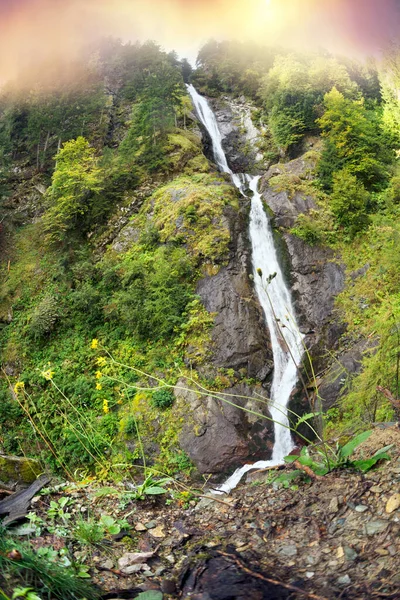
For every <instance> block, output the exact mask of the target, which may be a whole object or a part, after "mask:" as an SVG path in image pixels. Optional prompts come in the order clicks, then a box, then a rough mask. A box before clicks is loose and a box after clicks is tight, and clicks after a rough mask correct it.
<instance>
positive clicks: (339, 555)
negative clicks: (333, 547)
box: [336, 546, 344, 558]
mask: <svg viewBox="0 0 400 600" xmlns="http://www.w3.org/2000/svg"><path fill="white" fill-rule="evenodd" d="M336 556H337V558H343V556H344V550H343V546H339V548H338V549H337V552H336Z"/></svg>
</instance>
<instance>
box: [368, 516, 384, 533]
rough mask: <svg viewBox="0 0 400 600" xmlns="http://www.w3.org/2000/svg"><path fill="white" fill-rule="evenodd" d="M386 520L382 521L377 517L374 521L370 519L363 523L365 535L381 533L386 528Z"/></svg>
mask: <svg viewBox="0 0 400 600" xmlns="http://www.w3.org/2000/svg"><path fill="white" fill-rule="evenodd" d="M387 526H388V521H382V520H381V519H377V520H376V521H370V522H369V523H366V524H365V533H366V534H367V535H375V534H377V533H382V532H383V531H385V529H387Z"/></svg>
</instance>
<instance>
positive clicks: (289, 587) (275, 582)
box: [218, 550, 328, 600]
mask: <svg viewBox="0 0 400 600" xmlns="http://www.w3.org/2000/svg"><path fill="white" fill-rule="evenodd" d="M218 553H219V554H221V556H225V557H226V558H230V559H231V560H233V562H235V563H236V564H237V566H238V567H239V568H240V569H242V570H243V571H244V572H245V573H248V574H249V575H251V576H252V577H257V579H261V580H262V581H266V582H267V583H272V585H280V586H282V587H284V588H286V589H287V590H291V591H292V592H297V593H299V594H303V595H304V596H306V597H307V598H312V599H313V600H328V598H326V597H325V596H317V595H316V594H312V593H311V592H306V591H305V590H302V589H301V588H299V587H297V586H295V585H291V584H290V583H283V582H282V581H279V580H278V579H271V578H270V577H265V575H262V574H261V573H257V572H256V571H252V570H251V569H249V568H248V567H246V565H245V564H244V563H243V562H242V561H241V560H240V559H239V558H237V557H236V556H235V555H233V554H228V553H227V552H222V551H221V550H219V552H218Z"/></svg>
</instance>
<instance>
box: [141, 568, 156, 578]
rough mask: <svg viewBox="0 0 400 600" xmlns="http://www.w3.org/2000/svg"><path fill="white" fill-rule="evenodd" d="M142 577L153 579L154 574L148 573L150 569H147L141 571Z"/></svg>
mask: <svg viewBox="0 0 400 600" xmlns="http://www.w3.org/2000/svg"><path fill="white" fill-rule="evenodd" d="M143 575H145V576H146V577H154V573H153V572H152V571H150V569H147V571H143Z"/></svg>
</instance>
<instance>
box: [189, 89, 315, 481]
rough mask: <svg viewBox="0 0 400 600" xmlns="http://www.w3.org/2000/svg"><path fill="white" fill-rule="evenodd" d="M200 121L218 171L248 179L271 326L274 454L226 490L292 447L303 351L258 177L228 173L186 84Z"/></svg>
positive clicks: (258, 268)
mask: <svg viewBox="0 0 400 600" xmlns="http://www.w3.org/2000/svg"><path fill="white" fill-rule="evenodd" d="M187 88H188V91H189V94H190V96H191V98H192V101H193V104H194V106H195V108H196V111H197V114H198V116H199V119H200V121H201V123H202V124H203V125H204V127H205V128H206V129H207V131H208V133H209V135H210V137H211V140H212V145H213V153H214V159H215V161H216V163H217V165H218V167H219V169H220V170H221V171H223V172H224V173H229V174H230V176H231V177H232V181H233V183H234V185H235V186H236V187H237V188H238V189H239V190H240V192H241V193H242V194H243V195H244V196H245V195H246V192H245V187H246V186H245V184H246V183H247V185H248V187H249V188H250V190H251V191H252V192H253V196H252V199H251V210H250V227H249V236H250V241H251V247H252V266H253V277H254V285H255V289H256V292H257V295H258V298H259V301H260V304H261V306H262V308H263V311H264V316H265V320H266V323H267V326H268V329H269V333H270V338H271V345H272V354H273V359H274V373H273V380H272V386H271V404H270V412H271V416H272V419H273V421H274V436H275V442H274V448H273V452H272V458H271V460H268V461H258V462H256V463H254V464H252V465H245V466H243V467H242V468H240V469H237V470H236V471H235V473H233V475H232V476H231V477H230V478H229V479H228V480H227V481H226V482H225V483H224V484H223V485H221V486H219V488H218V490H219V491H220V492H225V493H229V492H230V491H231V490H232V489H233V488H235V487H236V485H237V484H238V483H239V481H240V479H241V478H242V476H243V475H244V473H247V471H250V470H251V469H263V468H266V467H268V466H275V465H278V464H281V463H282V462H283V458H284V457H285V456H286V455H287V454H289V452H291V450H293V447H294V444H293V440H292V437H291V434H290V429H289V420H288V415H287V412H288V411H287V405H288V403H289V399H290V395H291V393H292V391H293V388H294V386H295V385H296V381H297V366H296V365H298V364H299V363H300V361H301V357H302V354H303V348H302V338H303V336H302V334H301V333H300V331H299V328H298V325H297V322H296V318H295V314H294V310H293V305H292V301H291V297H290V292H289V289H288V287H287V285H286V282H285V280H284V277H283V274H282V270H281V267H280V265H279V262H278V258H277V254H276V250H275V245H274V239H273V235H272V230H271V226H270V223H269V220H268V217H267V215H266V213H265V211H264V208H263V204H262V199H261V195H260V193H259V191H258V183H259V179H260V177H259V176H254V175H246V174H242V175H238V174H235V173H233V172H232V171H231V169H230V168H229V165H228V161H227V158H226V155H225V152H224V150H223V148H222V138H221V133H220V131H219V129H218V123H217V120H216V118H215V115H214V113H213V111H212V110H211V108H210V106H209V104H208V102H207V100H206V99H205V98H204V97H203V96H200V94H199V93H198V92H197V91H196V89H195V88H194V87H193V86H192V85H188V86H187Z"/></svg>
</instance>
